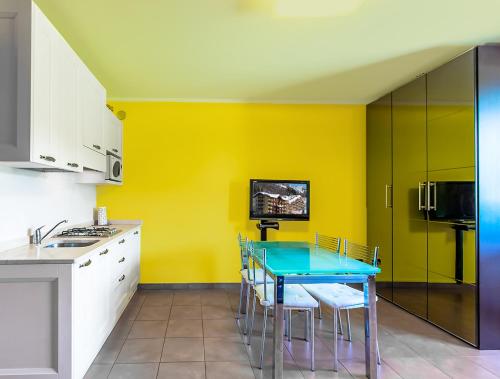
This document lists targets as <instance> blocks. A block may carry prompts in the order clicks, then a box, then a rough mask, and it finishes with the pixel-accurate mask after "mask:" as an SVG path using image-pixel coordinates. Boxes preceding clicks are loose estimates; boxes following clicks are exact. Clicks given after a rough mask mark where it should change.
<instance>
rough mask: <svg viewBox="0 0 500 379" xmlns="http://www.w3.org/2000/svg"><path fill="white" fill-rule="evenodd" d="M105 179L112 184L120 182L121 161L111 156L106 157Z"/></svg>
mask: <svg viewBox="0 0 500 379" xmlns="http://www.w3.org/2000/svg"><path fill="white" fill-rule="evenodd" d="M106 158H107V167H106V179H107V180H112V181H114V182H120V183H121V181H122V171H123V166H122V160H121V158H117V157H115V156H113V155H110V154H108V155H107V157H106Z"/></svg>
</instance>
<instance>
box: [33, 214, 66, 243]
mask: <svg viewBox="0 0 500 379" xmlns="http://www.w3.org/2000/svg"><path fill="white" fill-rule="evenodd" d="M65 222H68V220H62V221H60V222H58V223H57V224H56V225H55V226H54V227H53V228H52V229H50V230H49V231H48V232H47V233H45V235H44V236H43V237H42V232H41V230H42V228H44V227H45V225H43V226H40V227H39V228H37V229H35V233H34V234H33V235H32V236H31V243H32V244H34V245H40V244H41V243H42V241H43V239H44V238H45V237H47V236H48V235H49V234H50V233H52V231H53V230H54V229H55V228H57V227H58V226H59V225H61V224H64V223H65Z"/></svg>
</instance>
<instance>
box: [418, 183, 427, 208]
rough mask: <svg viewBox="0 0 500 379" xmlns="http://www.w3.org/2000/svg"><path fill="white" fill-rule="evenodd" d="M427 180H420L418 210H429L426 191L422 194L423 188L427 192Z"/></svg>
mask: <svg viewBox="0 0 500 379" xmlns="http://www.w3.org/2000/svg"><path fill="white" fill-rule="evenodd" d="M426 185H427V184H426V182H423V183H422V182H418V210H419V211H425V210H427V204H426V196H425V193H424V194H422V188H423V189H424V192H425V187H426ZM422 200H424V204H422Z"/></svg>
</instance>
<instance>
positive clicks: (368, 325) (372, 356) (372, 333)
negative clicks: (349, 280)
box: [363, 275, 378, 379]
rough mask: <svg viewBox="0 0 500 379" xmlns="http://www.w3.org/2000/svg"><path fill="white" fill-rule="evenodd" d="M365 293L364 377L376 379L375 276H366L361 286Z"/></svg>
mask: <svg viewBox="0 0 500 379" xmlns="http://www.w3.org/2000/svg"><path fill="white" fill-rule="evenodd" d="M363 289H364V293H365V308H364V310H365V364H366V376H367V377H368V378H370V379H378V370H377V297H376V293H375V276H374V275H370V276H368V282H367V283H364V284H363Z"/></svg>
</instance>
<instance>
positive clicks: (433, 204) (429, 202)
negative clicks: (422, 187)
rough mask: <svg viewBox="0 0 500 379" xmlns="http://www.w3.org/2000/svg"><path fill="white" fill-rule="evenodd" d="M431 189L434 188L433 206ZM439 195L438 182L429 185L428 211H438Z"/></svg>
mask: <svg viewBox="0 0 500 379" xmlns="http://www.w3.org/2000/svg"><path fill="white" fill-rule="evenodd" d="M431 188H432V193H433V196H432V205H431ZM436 201H437V194H436V182H428V183H427V210H428V211H435V210H436V209H437V204H436Z"/></svg>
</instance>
